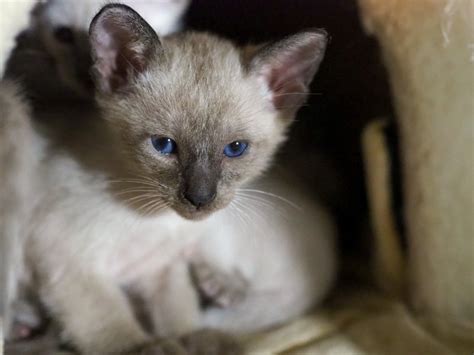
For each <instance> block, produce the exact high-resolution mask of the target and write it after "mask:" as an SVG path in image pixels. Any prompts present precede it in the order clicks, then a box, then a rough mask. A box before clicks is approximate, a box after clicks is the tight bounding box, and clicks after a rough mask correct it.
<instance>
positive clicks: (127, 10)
mask: <svg viewBox="0 0 474 355" xmlns="http://www.w3.org/2000/svg"><path fill="white" fill-rule="evenodd" d="M110 14H115V15H119V14H137V13H136V11H135V10H133V9H132V8H131V7H130V6H127V5H124V4H118V3H110V4H107V5H105V6H104V7H102V8H101V9H100V10H99V12H98V13H97V14H96V15H95V16H94V18H93V19H92V21H91V24H90V26H89V34H91V33H92V31H93V30H94V28H95V26H96V25H97V22H99V21H100V20H101V19H102V18H103V17H104V16H108V15H110ZM137 15H138V14H137Z"/></svg>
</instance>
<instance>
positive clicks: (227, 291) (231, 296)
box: [190, 260, 248, 308]
mask: <svg viewBox="0 0 474 355" xmlns="http://www.w3.org/2000/svg"><path fill="white" fill-rule="evenodd" d="M190 272H191V276H192V279H193V283H194V285H195V287H196V289H197V290H198V291H199V293H200V296H201V299H202V300H203V303H204V304H206V303H209V304H212V305H214V306H218V307H220V308H228V307H230V306H232V305H236V304H238V303H240V302H242V301H243V300H244V299H245V296H246V293H247V290H248V282H247V280H246V279H245V278H244V276H243V275H242V273H241V272H239V271H238V270H234V271H233V272H230V273H227V272H224V271H222V270H219V269H218V268H217V267H216V266H212V265H211V264H209V263H208V262H206V261H205V260H199V261H193V262H191V265H190Z"/></svg>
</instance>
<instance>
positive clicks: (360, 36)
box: [186, 0, 393, 260]
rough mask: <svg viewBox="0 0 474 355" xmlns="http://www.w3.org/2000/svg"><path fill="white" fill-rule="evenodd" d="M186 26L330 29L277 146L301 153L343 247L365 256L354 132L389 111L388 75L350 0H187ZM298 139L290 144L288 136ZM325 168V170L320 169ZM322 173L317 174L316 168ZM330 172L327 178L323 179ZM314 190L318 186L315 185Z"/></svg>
mask: <svg viewBox="0 0 474 355" xmlns="http://www.w3.org/2000/svg"><path fill="white" fill-rule="evenodd" d="M186 24H187V26H188V28H191V29H196V30H205V31H211V32H214V33H218V34H220V35H222V36H224V37H226V38H230V39H232V40H234V41H236V42H238V43H248V42H254V43H259V42H262V41H269V40H274V39H278V38H281V37H283V36H285V35H288V34H291V33H295V32H298V31H300V30H302V29H305V28H311V27H318V28H324V29H326V30H327V31H328V32H329V35H330V37H331V40H330V43H329V46H328V49H327V52H326V57H325V60H324V61H323V64H322V66H321V68H320V71H319V73H318V74H317V75H316V78H315V80H314V81H313V84H312V87H311V92H312V93H314V95H311V96H310V98H309V101H308V105H307V106H305V107H303V108H302V110H301V111H300V113H299V115H298V119H297V122H296V124H295V127H294V129H293V131H292V134H291V139H290V140H291V143H290V144H293V145H292V146H291V147H293V146H296V147H297V148H295V149H293V148H292V149H283V151H282V154H283V155H284V156H286V158H287V159H290V160H291V155H297V156H304V157H312V156H313V157H316V156H317V157H318V158H317V159H310V158H309V159H307V163H306V166H305V169H306V170H305V172H304V174H306V176H307V177H309V179H310V180H311V181H312V182H313V185H320V186H319V187H320V188H319V192H321V194H322V195H325V193H326V194H327V191H328V190H331V188H332V187H333V186H336V190H337V191H336V192H335V193H329V196H323V199H325V200H326V201H327V203H328V205H329V206H330V207H331V208H332V209H333V211H334V213H335V214H336V216H337V221H338V225H339V229H340V245H341V247H342V251H343V253H344V254H349V255H358V256H359V257H361V259H363V260H367V259H368V258H367V256H368V255H369V252H368V251H369V250H370V237H369V236H370V233H368V231H369V228H368V217H367V202H366V197H365V189H364V180H363V178H364V175H363V166H362V160H361V150H360V136H361V131H362V129H363V127H364V126H365V125H366V124H367V123H368V122H369V121H370V120H372V119H374V118H377V117H380V116H391V115H392V111H393V110H392V105H391V102H390V92H389V87H388V83H387V76H386V73H385V69H384V67H383V65H382V62H381V59H380V55H379V50H378V46H377V43H376V42H375V40H373V39H372V38H369V37H368V36H366V35H365V34H364V31H363V29H362V26H361V23H360V20H359V15H358V9H357V5H356V3H355V1H350V0H291V1H290V0H238V1H237V0H215V1H211V0H194V2H193V3H192V5H191V8H190V10H189V12H188V16H187V21H186ZM295 143H297V144H295ZM325 170H328V171H331V172H330V173H329V174H326V173H327V172H325ZM325 174H326V175H327V176H329V178H326V181H324V179H319V177H320V175H325ZM328 180H332V182H333V186H328V185H327V181H328ZM316 190H318V189H316Z"/></svg>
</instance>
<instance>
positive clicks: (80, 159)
mask: <svg viewBox="0 0 474 355" xmlns="http://www.w3.org/2000/svg"><path fill="white" fill-rule="evenodd" d="M90 46H91V51H92V58H93V71H94V78H95V81H96V88H97V93H96V104H93V105H84V104H81V105H77V106H73V105H72V104H71V103H67V104H65V105H64V106H63V107H61V106H60V105H59V103H58V104H57V105H52V106H51V107H48V108H41V110H37V111H36V112H35V115H37V116H39V117H40V118H41V119H38V120H34V121H32V122H33V123H34V125H35V127H34V128H33V129H31V130H29V129H28V127H25V129H26V130H27V131H28V132H29V133H28V134H31V135H32V136H33V138H32V139H28V140H26V141H15V142H10V144H12V145H13V146H12V149H23V146H25V145H26V146H27V147H28V149H30V150H31V151H32V152H34V156H35V159H33V162H32V163H31V164H30V165H29V166H28V168H29V169H32V171H34V173H31V174H29V175H28V177H29V178H30V181H29V184H30V185H29V186H30V187H31V189H30V190H29V191H31V194H30V195H29V196H28V216H27V218H25V219H24V220H27V221H28V223H24V224H23V225H22V230H21V233H22V235H24V236H25V238H26V240H27V242H26V243H25V244H24V255H25V265H26V266H27V269H28V270H27V271H28V272H29V273H31V274H32V275H34V280H35V282H36V284H37V285H38V287H39V290H40V296H41V299H42V301H43V302H44V303H45V305H46V307H47V308H48V310H49V311H50V312H51V313H52V314H53V316H54V317H56V318H57V319H58V320H59V322H60V323H61V324H62V325H63V327H64V332H65V334H66V335H67V336H68V338H69V339H70V340H71V342H72V343H73V344H75V345H76V346H77V348H78V349H79V350H81V351H82V352H83V353H85V354H117V353H122V352H130V353H139V352H140V351H141V350H143V351H149V352H147V353H153V351H155V352H156V353H161V352H160V351H165V352H166V351H168V352H172V351H173V350H170V349H169V348H168V345H169V344H168V345H166V344H165V345H164V344H159V345H153V344H151V343H150V342H151V340H152V339H153V337H154V336H168V335H169V336H183V334H191V335H189V336H186V335H184V337H183V338H180V340H179V343H176V344H174V345H173V347H174V348H173V349H176V346H178V347H181V348H185V349H187V350H188V351H190V349H191V350H192V349H194V350H196V347H198V348H204V349H207V350H208V351H207V352H206V350H202V349H200V351H203V353H209V351H211V350H209V349H214V350H213V351H214V352H215V353H219V354H223V353H227V352H232V351H233V350H234V349H235V344H234V343H233V342H231V341H229V340H228V339H227V338H225V337H222V336H221V335H219V333H212V332H211V333H207V334H208V335H207V336H203V335H202V333H192V332H193V331H195V330H198V329H203V328H213V329H219V330H224V331H228V332H231V333H235V334H238V333H246V332H250V331H254V330H259V329H264V328H267V327H269V326H272V325H275V324H278V323H281V322H283V321H285V320H288V319H289V318H292V317H295V316H297V315H299V314H301V313H303V312H305V311H306V310H308V309H309V308H310V307H312V306H313V305H315V304H317V303H318V302H320V301H321V300H322V299H323V297H324V296H325V295H326V294H327V292H328V290H329V288H330V286H331V284H332V282H333V279H334V273H335V256H334V246H333V242H334V231H333V227H332V223H331V220H330V218H329V217H328V216H327V214H326V213H325V212H324V211H322V210H321V208H320V207H319V206H318V205H317V203H316V202H315V201H314V200H313V199H312V198H311V197H310V196H308V195H307V194H306V193H305V192H304V191H300V189H299V188H298V186H297V184H296V183H295V182H293V181H292V180H286V179H284V178H282V177H280V176H278V175H277V174H275V173H274V172H272V173H269V174H268V175H266V176H264V177H263V178H261V179H260V180H259V181H257V182H254V180H255V179H256V178H258V177H259V176H262V174H263V172H264V171H265V170H266V169H267V168H268V167H269V165H270V164H271V161H272V157H273V155H274V153H275V151H276V150H277V148H278V147H279V146H280V145H281V143H282V142H283V141H284V140H285V135H286V131H287V129H288V127H289V125H290V124H291V121H292V119H293V118H294V115H295V113H296V111H297V110H298V108H299V107H300V106H301V104H302V103H303V102H304V100H305V99H306V93H307V91H308V85H309V83H310V81H311V80H312V78H313V76H314V74H315V73H316V71H317V69H318V67H319V64H320V62H321V60H322V58H323V55H324V50H325V46H326V35H325V33H324V32H322V31H319V30H311V31H307V32H301V33H298V34H296V35H293V36H290V37H287V38H285V39H283V40H281V41H279V42H277V43H273V44H268V45H265V46H262V47H260V48H255V49H254V50H247V51H243V50H239V49H238V48H236V47H235V46H234V45H233V44H231V43H230V42H228V41H225V40H223V39H219V38H217V37H215V36H211V35H209V34H199V33H188V34H181V35H176V36H170V37H167V38H163V39H159V38H158V36H157V34H156V32H155V31H154V30H153V29H152V28H151V27H150V25H148V24H147V22H146V21H145V20H144V19H142V18H141V17H140V16H139V15H138V14H137V13H136V12H135V11H133V10H132V9H130V8H129V7H127V6H124V5H108V6H105V7H104V8H103V9H102V10H101V11H100V12H99V14H98V15H97V16H96V17H95V18H94V20H93V21H92V24H91V27H90ZM65 116H68V118H69V117H70V118H72V119H67V120H65V119H64V117H65ZM76 117H77V118H78V119H74V118H76ZM0 144H3V142H1V143H0ZM0 163H1V164H4V163H3V162H0ZM2 169H3V168H2ZM12 173H13V172H12ZM196 287H197V288H198V289H199V293H200V295H199V294H197V293H196V291H195V289H196ZM131 293H133V294H138V295H140V296H141V297H142V299H143V301H144V303H145V304H146V305H147V306H148V310H149V312H148V314H149V316H150V321H151V326H150V327H149V332H147V331H145V330H144V328H143V326H142V325H141V324H140V323H139V322H138V320H137V317H136V316H135V314H134V312H133V309H132V307H131V305H130V302H129V299H128V298H127V294H131ZM201 298H205V299H206V300H208V301H209V304H208V305H207V307H202V305H201V304H200V299H201ZM196 334H197V336H193V335H196ZM209 334H211V335H210V336H209ZM216 334H217V335H216ZM209 337H211V338H212V341H211V340H209V339H210V338H209ZM203 339H207V340H205V341H203ZM206 347H207V348H206ZM209 347H211V348H209ZM212 347H214V348H212ZM219 347H220V348H219ZM196 351H197V350H196Z"/></svg>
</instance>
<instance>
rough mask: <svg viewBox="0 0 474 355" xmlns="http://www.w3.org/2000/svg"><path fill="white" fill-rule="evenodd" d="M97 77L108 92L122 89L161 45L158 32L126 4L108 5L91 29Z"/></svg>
mask: <svg viewBox="0 0 474 355" xmlns="http://www.w3.org/2000/svg"><path fill="white" fill-rule="evenodd" d="M89 34H90V44H91V50H92V60H93V62H94V64H93V72H94V77H95V80H96V83H97V87H98V89H99V90H100V91H102V92H105V93H111V92H115V91H117V90H119V89H123V88H124V87H126V86H127V84H129V83H130V81H132V80H133V78H134V77H136V76H137V75H138V74H140V73H142V72H143V71H144V70H145V69H146V68H147V66H148V64H149V62H150V59H151V58H152V56H153V55H154V54H156V53H157V51H158V50H160V49H161V44H160V41H159V39H158V35H157V34H156V32H155V31H154V30H153V29H152V28H151V27H150V25H148V23H147V22H146V21H145V20H144V19H143V18H142V17H141V16H140V15H139V14H138V13H136V12H135V11H134V10H133V9H131V8H130V7H128V6H126V5H119V4H110V5H106V6H104V7H103V8H102V10H100V12H99V13H98V14H97V15H96V16H95V17H94V19H93V20H92V23H91V25H90V29H89Z"/></svg>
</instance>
